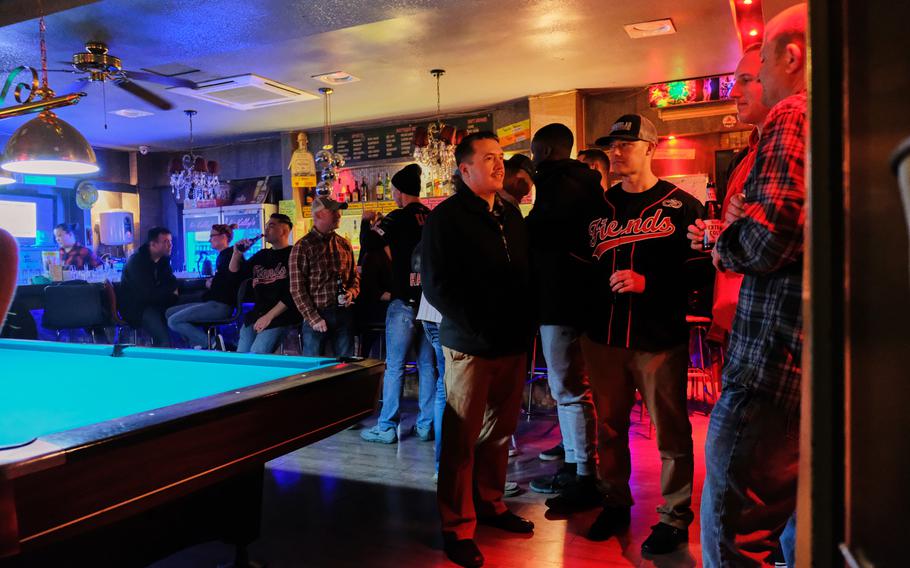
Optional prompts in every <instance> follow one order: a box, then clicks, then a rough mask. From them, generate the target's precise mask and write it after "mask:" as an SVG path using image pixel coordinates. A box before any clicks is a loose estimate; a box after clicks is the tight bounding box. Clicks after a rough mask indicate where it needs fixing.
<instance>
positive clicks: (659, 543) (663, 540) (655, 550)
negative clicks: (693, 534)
mask: <svg viewBox="0 0 910 568" xmlns="http://www.w3.org/2000/svg"><path fill="white" fill-rule="evenodd" d="M685 542H689V529H678V528H676V527H673V526H670V525H668V524H667V523H657V524H656V525H654V526H653V527H651V536H649V537H648V538H646V539H645V541H644V542H643V543H641V551H642V552H644V553H646V554H669V553H671V552H673V551H674V550H676V549H677V548H678V547H679V545H680V544H683V543H685Z"/></svg>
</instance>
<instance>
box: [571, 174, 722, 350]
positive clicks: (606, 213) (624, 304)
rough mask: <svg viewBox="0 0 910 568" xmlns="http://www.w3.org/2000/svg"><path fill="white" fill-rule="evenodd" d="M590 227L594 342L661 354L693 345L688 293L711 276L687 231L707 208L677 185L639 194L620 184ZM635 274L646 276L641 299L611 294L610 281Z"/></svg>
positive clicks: (660, 185)
mask: <svg viewBox="0 0 910 568" xmlns="http://www.w3.org/2000/svg"><path fill="white" fill-rule="evenodd" d="M598 207H599V211H598V212H596V214H595V215H594V218H593V220H592V221H591V222H590V224H589V225H588V236H589V245H590V250H591V256H592V258H593V261H594V263H595V265H596V266H597V270H596V277H595V278H596V282H595V284H596V288H595V292H594V295H595V298H594V301H593V304H594V306H595V309H593V310H592V311H591V314H592V318H591V319H590V321H589V322H588V325H587V331H588V335H589V337H590V338H591V339H592V340H594V341H597V342H600V343H607V344H609V345H612V346H615V347H625V348H627V349H638V350H643V351H662V350H664V349H669V348H671V347H675V346H677V345H679V344H681V343H685V342H686V341H687V339H688V326H687V324H686V309H687V303H688V295H689V291H690V290H691V289H693V288H694V287H695V286H696V285H697V284H698V283H700V282H701V278H700V277H699V273H700V272H703V271H710V269H711V266H710V260H709V258H708V257H707V255H704V254H702V253H699V252H697V251H693V250H692V248H691V247H690V245H689V239H688V238H687V237H686V232H687V227H688V226H689V225H691V224H692V223H694V221H695V219H699V218H701V217H702V216H703V213H704V207H703V206H702V204H701V203H700V202H699V201H698V200H697V199H695V198H694V197H693V196H691V195H690V194H688V193H686V192H685V191H683V190H682V189H680V188H678V187H676V186H675V185H673V184H672V183H670V182H668V181H665V180H659V181H658V182H657V183H656V184H655V185H654V186H653V187H652V188H650V189H648V190H646V191H644V192H642V193H629V192H627V191H624V190H623V189H622V184H616V185H614V186H613V187H611V188H610V189H608V190H607V191H606V192H605V193H604V200H603V203H602V204H599V206H598ZM619 270H632V271H633V272H636V273H638V274H641V275H643V276H644V277H645V289H644V292H643V293H641V294H638V293H622V294H614V293H613V292H612V291H611V287H610V283H609V280H610V276H611V275H612V274H613V273H614V272H616V271H619Z"/></svg>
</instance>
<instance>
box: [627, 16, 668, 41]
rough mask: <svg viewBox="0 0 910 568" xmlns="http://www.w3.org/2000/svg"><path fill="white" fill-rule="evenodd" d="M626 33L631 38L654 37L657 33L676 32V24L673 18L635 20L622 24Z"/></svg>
mask: <svg viewBox="0 0 910 568" xmlns="http://www.w3.org/2000/svg"><path fill="white" fill-rule="evenodd" d="M623 27H624V28H625V30H626V33H627V34H629V37H630V38H632V39H641V38H644V37H654V36H659V35H669V34H675V33H676V26H674V25H673V20H671V19H670V18H664V19H661V20H651V21H648V22H637V23H635V24H626V25H625V26H623Z"/></svg>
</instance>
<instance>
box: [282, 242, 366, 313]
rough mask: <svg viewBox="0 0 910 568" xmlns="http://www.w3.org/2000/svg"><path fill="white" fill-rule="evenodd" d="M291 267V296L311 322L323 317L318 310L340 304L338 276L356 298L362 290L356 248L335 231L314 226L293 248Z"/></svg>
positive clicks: (298, 308)
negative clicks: (355, 255)
mask: <svg viewBox="0 0 910 568" xmlns="http://www.w3.org/2000/svg"><path fill="white" fill-rule="evenodd" d="M290 269H291V297H293V298H294V304H295V305H296V306H297V310H298V311H299V312H300V314H301V315H302V316H303V320H304V321H305V322H306V323H308V324H309V325H310V326H313V325H315V324H317V323H318V322H319V321H320V320H321V319H322V316H320V315H319V310H322V309H325V308H330V307H334V306H337V305H338V278H341V281H342V284H343V285H344V287H345V289H347V290H348V291H349V292H353V294H354V297H355V298H356V297H357V295H358V293H359V292H360V276H359V275H358V274H357V271H356V270H354V249H353V248H352V247H351V243H350V242H349V241H348V240H347V239H346V238H344V237H342V236H341V235H339V234H337V233H335V232H334V231H332V232H331V233H329V234H328V235H323V234H322V233H320V232H319V231H317V230H316V229H312V230H310V232H309V233H307V234H306V235H304V236H303V238H301V239H300V240H299V241H297V243H296V244H295V245H294V248H293V249H291V260H290Z"/></svg>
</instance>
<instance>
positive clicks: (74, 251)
mask: <svg viewBox="0 0 910 568" xmlns="http://www.w3.org/2000/svg"><path fill="white" fill-rule="evenodd" d="M60 261H61V262H63V266H75V267H76V268H78V269H80V270H81V269H83V268H86V265H88V267H89V268H97V267H98V266H99V265H100V264H101V263H100V262H98V259H97V258H95V255H94V254H92V249H90V248H88V247H84V246H82V245H80V244H79V243H76V244H74V245H73V248H71V249H70V250H69V252H67V251H65V250H63V249H62V248H61V249H60Z"/></svg>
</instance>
